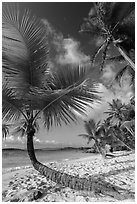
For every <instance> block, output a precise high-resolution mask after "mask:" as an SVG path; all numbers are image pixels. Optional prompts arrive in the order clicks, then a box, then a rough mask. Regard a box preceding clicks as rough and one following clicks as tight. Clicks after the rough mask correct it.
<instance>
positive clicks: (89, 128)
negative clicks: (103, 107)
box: [78, 119, 103, 153]
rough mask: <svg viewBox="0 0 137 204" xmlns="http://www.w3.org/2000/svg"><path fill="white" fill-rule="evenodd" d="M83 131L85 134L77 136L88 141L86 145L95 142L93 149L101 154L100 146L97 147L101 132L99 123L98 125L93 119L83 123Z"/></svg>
mask: <svg viewBox="0 0 137 204" xmlns="http://www.w3.org/2000/svg"><path fill="white" fill-rule="evenodd" d="M84 126H85V130H86V132H87V134H79V135H78V136H80V137H84V138H86V139H87V140H88V142H87V143H88V144H89V143H90V142H91V141H92V140H94V141H95V147H96V150H97V152H99V153H101V149H100V145H99V141H98V140H99V139H100V134H101V132H102V131H103V129H102V128H101V124H100V121H99V122H98V123H95V121H94V120H93V119H90V120H89V121H85V124H84Z"/></svg>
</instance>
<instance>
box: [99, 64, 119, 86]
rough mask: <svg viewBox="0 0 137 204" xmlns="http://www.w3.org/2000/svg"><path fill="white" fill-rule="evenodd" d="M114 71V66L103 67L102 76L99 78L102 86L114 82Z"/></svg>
mask: <svg viewBox="0 0 137 204" xmlns="http://www.w3.org/2000/svg"><path fill="white" fill-rule="evenodd" d="M114 70H115V66H114V65H113V64H107V65H106V66H105V67H104V69H103V74H102V76H101V78H100V79H101V80H102V82H103V84H105V85H107V84H109V83H110V82H112V81H113V80H114V78H115V75H116V72H115V71H114Z"/></svg>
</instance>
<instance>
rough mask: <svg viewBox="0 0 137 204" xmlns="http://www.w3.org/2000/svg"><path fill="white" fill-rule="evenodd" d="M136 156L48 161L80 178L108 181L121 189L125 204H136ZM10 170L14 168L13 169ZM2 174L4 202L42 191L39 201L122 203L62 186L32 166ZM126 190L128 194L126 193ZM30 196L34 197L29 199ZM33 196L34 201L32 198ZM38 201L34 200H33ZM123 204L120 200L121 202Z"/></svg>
mask: <svg viewBox="0 0 137 204" xmlns="http://www.w3.org/2000/svg"><path fill="white" fill-rule="evenodd" d="M134 156H135V155H134V153H128V154H125V155H123V156H118V157H115V158H110V159H103V158H102V156H101V155H94V156H89V157H85V158H79V159H69V160H66V159H65V160H64V161H60V162H57V161H54V162H46V163H45V164H46V165H47V166H49V167H50V168H53V169H55V170H59V171H62V172H65V173H67V174H71V175H75V176H76V175H79V176H80V177H87V178H88V177H91V178H92V177H93V176H94V179H97V181H98V180H100V179H103V180H102V182H109V183H111V184H113V185H115V186H120V187H121V186H122V189H123V192H122V194H121V195H122V196H123V197H122V198H121V199H122V202H123V201H132V202H134V191H135V189H134V182H135V177H134V167H135V160H134ZM10 170H11V169H10ZM10 170H8V171H7V172H4V173H3V174H2V180H3V182H2V187H3V189H2V190H3V201H5V202H7V201H12V202H16V201H18V202H20V201H21V202H23V201H24V202H25V201H26V200H23V199H28V200H29V199H32V200H33V198H32V193H34V191H35V193H36V191H37V193H38V192H42V197H41V198H38V199H37V201H38V202H50V201H51V202H52V201H55V202H58V201H59V202H64V201H65V202H85V201H87V202H92V201H95V202H98V201H101V202H104V201H113V202H114V201H119V200H117V199H116V198H114V197H113V196H112V197H111V196H108V195H107V194H106V195H101V194H96V193H95V192H94V193H92V195H88V194H86V193H84V192H80V191H76V190H72V189H70V188H68V187H62V186H60V185H58V184H56V183H54V182H52V181H50V180H47V179H46V178H45V177H44V176H42V175H40V174H39V173H38V172H37V171H36V170H34V169H33V167H32V166H22V167H19V168H17V167H16V168H14V170H13V168H12V171H10ZM127 191H128V192H129V193H128V194H127ZM30 194H31V196H30ZM30 197H31V198H30ZM34 200H35V199H34ZM120 201H121V200H120Z"/></svg>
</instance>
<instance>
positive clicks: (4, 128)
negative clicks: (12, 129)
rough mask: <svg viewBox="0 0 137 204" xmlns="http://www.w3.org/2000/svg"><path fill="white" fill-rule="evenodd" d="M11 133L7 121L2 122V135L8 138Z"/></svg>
mask: <svg viewBox="0 0 137 204" xmlns="http://www.w3.org/2000/svg"><path fill="white" fill-rule="evenodd" d="M8 134H9V125H7V124H6V123H3V124H2V137H3V138H4V139H6V137H7V135H8Z"/></svg>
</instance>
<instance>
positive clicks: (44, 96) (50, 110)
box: [30, 67, 100, 128]
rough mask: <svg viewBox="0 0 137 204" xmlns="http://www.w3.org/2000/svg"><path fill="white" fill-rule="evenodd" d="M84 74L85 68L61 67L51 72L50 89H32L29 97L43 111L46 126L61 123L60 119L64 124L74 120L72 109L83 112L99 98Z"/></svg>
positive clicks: (94, 86) (94, 87) (85, 72)
mask: <svg viewBox="0 0 137 204" xmlns="http://www.w3.org/2000/svg"><path fill="white" fill-rule="evenodd" d="M86 74H87V69H86V68H85V69H84V68H82V67H76V68H64V67H63V68H60V69H59V70H57V71H56V73H53V78H54V80H53V83H52V84H51V86H50V88H51V89H50V90H45V89H39V88H36V91H35V90H34V89H33V91H32V93H31V94H30V97H32V101H33V103H34V104H35V108H36V109H37V108H38V110H40V112H43V114H44V120H45V122H46V124H47V127H48V128H49V127H50V126H51V125H52V124H53V123H54V124H56V125H61V121H62V120H63V121H64V122H65V123H66V124H67V123H69V122H70V121H71V120H72V121H76V116H75V114H74V111H76V112H78V113H80V114H85V111H86V107H87V106H91V105H92V103H93V101H95V100H97V101H99V100H100V98H99V97H98V95H97V90H96V85H92V86H91V85H89V84H88V79H85V78H86V77H87V75H86ZM36 106H37V107H36ZM40 112H39V113H38V114H40ZM38 114H37V115H38ZM37 115H36V117H37ZM48 124H49V125H48Z"/></svg>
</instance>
